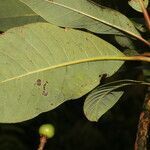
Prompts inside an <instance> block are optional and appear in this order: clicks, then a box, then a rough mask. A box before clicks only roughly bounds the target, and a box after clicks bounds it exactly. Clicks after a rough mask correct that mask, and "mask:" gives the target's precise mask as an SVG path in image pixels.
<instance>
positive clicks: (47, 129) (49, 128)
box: [39, 124, 55, 138]
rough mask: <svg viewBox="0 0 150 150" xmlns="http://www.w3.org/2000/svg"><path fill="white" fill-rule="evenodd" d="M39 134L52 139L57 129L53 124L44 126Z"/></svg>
mask: <svg viewBox="0 0 150 150" xmlns="http://www.w3.org/2000/svg"><path fill="white" fill-rule="evenodd" d="M39 134H40V135H41V136H46V137H47V138H52V137H53V136H54V134H55V128H54V126H53V125H52V124H43V125H41V126H40V128H39Z"/></svg>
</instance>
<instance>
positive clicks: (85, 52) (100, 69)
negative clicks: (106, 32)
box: [0, 23, 123, 122]
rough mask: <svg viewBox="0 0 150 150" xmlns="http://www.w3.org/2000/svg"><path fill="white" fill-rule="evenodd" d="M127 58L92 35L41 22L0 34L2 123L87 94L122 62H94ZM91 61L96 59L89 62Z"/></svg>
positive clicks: (27, 117)
mask: <svg viewBox="0 0 150 150" xmlns="http://www.w3.org/2000/svg"><path fill="white" fill-rule="evenodd" d="M101 56H123V54H122V53H121V52H120V51H118V50H117V49H116V48H115V47H113V46H112V45H110V44H109V43H107V42H106V41H104V40H102V39H100V38H98V37H96V36H94V35H92V34H89V33H85V32H81V31H77V30H68V31H66V30H64V29H62V28H59V27H55V26H52V25H50V24H48V23H36V24H30V25H26V26H23V27H18V28H14V29H11V30H9V31H8V32H6V33H5V34H3V35H2V36H0V68H1V69H0V100H1V103H0V122H19V121H23V120H27V119H30V118H33V117H35V116H37V115H38V114H39V113H41V112H45V111H48V110H51V109H54V108H55V107H57V106H58V105H60V104H61V103H63V102H65V101H66V100H69V99H76V98H79V97H81V96H82V95H84V94H86V93H87V92H89V91H90V90H92V89H93V88H94V87H96V86H97V85H98V84H99V81H100V77H99V75H101V74H104V73H107V74H108V76H110V75H112V74H114V72H115V71H117V70H118V69H119V67H120V66H121V65H122V64H123V62H121V61H94V58H96V57H101ZM88 60H90V61H88Z"/></svg>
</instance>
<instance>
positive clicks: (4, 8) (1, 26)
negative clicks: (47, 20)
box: [0, 0, 44, 31]
mask: <svg viewBox="0 0 150 150" xmlns="http://www.w3.org/2000/svg"><path fill="white" fill-rule="evenodd" d="M39 21H42V22H43V21H44V19H42V18H41V17H40V16H38V15H37V14H35V13H34V12H33V11H32V10H31V9H30V8H29V7H27V6H26V5H25V4H23V3H21V2H20V1H19V0H0V31H6V30H7V29H9V28H12V27H16V26H21V25H24V24H28V23H33V22H39Z"/></svg>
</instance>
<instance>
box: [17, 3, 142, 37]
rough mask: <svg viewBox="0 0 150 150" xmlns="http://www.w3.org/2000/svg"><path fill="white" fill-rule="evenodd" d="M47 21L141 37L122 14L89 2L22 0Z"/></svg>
mask: <svg viewBox="0 0 150 150" xmlns="http://www.w3.org/2000/svg"><path fill="white" fill-rule="evenodd" d="M20 1H21V2H23V3H25V4H26V5H27V6H29V7H30V8H31V9H32V10H33V11H34V12H35V13H37V14H38V15H40V16H41V17H43V18H44V19H45V20H46V21H48V22H50V23H52V24H55V25H57V26H63V27H71V28H85V29H87V30H90V31H92V32H95V33H101V34H118V35H122V34H123V32H125V33H128V34H132V35H136V36H140V34H139V32H138V31H137V30H136V29H135V27H134V25H133V24H132V22H131V21H130V20H129V19H128V18H127V17H126V16H124V15H122V14H121V13H120V12H118V11H115V10H113V9H110V8H107V7H103V6H101V7H99V6H97V5H94V4H92V3H90V2H88V1H87V0H20Z"/></svg>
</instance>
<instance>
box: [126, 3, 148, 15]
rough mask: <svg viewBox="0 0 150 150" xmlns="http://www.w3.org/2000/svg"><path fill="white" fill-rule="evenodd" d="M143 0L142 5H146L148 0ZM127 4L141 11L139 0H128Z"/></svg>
mask: <svg viewBox="0 0 150 150" xmlns="http://www.w3.org/2000/svg"><path fill="white" fill-rule="evenodd" d="M141 1H143V4H144V7H145V8H147V7H148V3H149V0H141ZM128 4H129V5H130V6H131V7H132V8H133V9H134V10H136V11H139V12H143V11H142V9H141V5H140V0H129V1H128Z"/></svg>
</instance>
